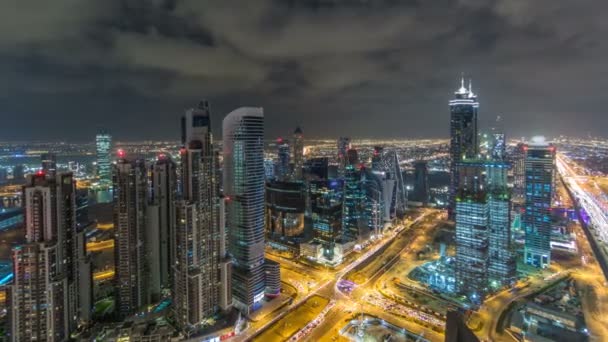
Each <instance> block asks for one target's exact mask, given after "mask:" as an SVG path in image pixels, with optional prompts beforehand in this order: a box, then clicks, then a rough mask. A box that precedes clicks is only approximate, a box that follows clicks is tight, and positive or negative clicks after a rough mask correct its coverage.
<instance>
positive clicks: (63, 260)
mask: <svg viewBox="0 0 608 342" xmlns="http://www.w3.org/2000/svg"><path fill="white" fill-rule="evenodd" d="M75 187H76V186H75V182H74V179H73V177H72V174H71V173H59V174H56V175H54V176H51V175H46V174H45V173H44V172H39V173H37V174H35V175H30V176H28V179H27V183H26V185H25V186H24V187H23V199H24V207H25V233H26V235H25V239H26V243H25V244H23V245H21V246H17V247H15V248H13V250H12V258H13V274H14V278H13V284H12V285H10V286H9V287H8V291H7V302H8V308H9V309H8V318H9V329H8V330H9V331H8V336H9V339H10V340H11V341H62V340H67V339H68V338H69V336H70V333H71V332H74V331H76V329H77V328H78V326H79V325H80V324H83V323H87V322H88V321H89V320H90V318H91V317H90V312H91V309H92V287H91V282H92V279H91V267H90V261H89V259H88V257H87V255H86V251H85V239H84V231H82V230H79V229H78V227H77V225H76V202H75Z"/></svg>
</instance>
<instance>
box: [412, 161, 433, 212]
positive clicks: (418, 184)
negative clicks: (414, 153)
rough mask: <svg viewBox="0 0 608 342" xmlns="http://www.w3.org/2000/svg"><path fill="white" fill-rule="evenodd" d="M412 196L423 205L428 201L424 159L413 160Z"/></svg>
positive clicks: (426, 170)
mask: <svg viewBox="0 0 608 342" xmlns="http://www.w3.org/2000/svg"><path fill="white" fill-rule="evenodd" d="M412 197H413V198H414V200H415V201H418V202H421V203H422V204H423V205H427V204H428V203H429V170H428V166H427V162H426V161H424V160H418V161H416V162H414V196H412Z"/></svg>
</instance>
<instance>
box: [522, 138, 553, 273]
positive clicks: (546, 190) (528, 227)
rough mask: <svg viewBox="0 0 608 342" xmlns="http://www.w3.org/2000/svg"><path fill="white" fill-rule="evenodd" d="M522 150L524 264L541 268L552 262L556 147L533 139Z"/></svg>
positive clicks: (542, 140) (538, 139)
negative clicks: (552, 213) (552, 211)
mask: <svg viewBox="0 0 608 342" xmlns="http://www.w3.org/2000/svg"><path fill="white" fill-rule="evenodd" d="M524 150H525V161H524V167H525V182H526V185H525V189H526V190H525V212H524V215H523V220H522V224H523V228H524V231H525V232H526V242H525V247H524V261H525V262H526V263H527V264H529V265H533V266H536V267H540V268H546V267H548V266H549V264H550V263H551V200H552V198H553V179H554V174H555V147H554V146H553V145H551V144H548V143H546V142H545V141H544V139H543V138H540V137H539V138H535V139H534V140H533V142H532V143H531V144H529V145H527V146H524Z"/></svg>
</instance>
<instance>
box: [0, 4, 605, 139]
mask: <svg viewBox="0 0 608 342" xmlns="http://www.w3.org/2000/svg"><path fill="white" fill-rule="evenodd" d="M13 2H14V4H10V5H8V4H5V5H4V6H3V8H2V11H1V12H0V113H1V115H2V117H3V121H2V125H1V126H0V137H2V139H0V140H8V139H31V138H38V139H78V140H84V139H87V138H89V137H91V136H92V135H93V134H94V133H95V131H96V130H97V129H99V128H100V127H105V128H107V129H108V130H110V131H111V132H113V133H114V135H115V136H117V137H118V138H120V139H142V138H156V137H158V138H171V137H177V135H178V130H177V124H178V121H177V118H178V117H179V115H180V114H181V112H182V111H183V109H184V108H186V107H188V106H191V105H193V104H195V103H197V101H198V100H199V99H200V98H203V97H204V98H208V99H210V100H211V101H212V105H213V110H214V114H215V118H214V123H215V125H216V131H218V132H219V126H220V123H221V119H222V117H223V115H225V114H226V113H227V112H228V111H230V110H232V109H234V108H236V107H238V106H242V105H256V106H263V107H264V108H265V113H266V117H267V125H266V127H267V132H268V135H269V136H273V135H280V134H285V133H286V132H290V131H291V129H292V128H293V126H295V125H296V123H299V124H301V125H302V127H303V128H304V129H305V131H306V133H307V135H309V136H336V135H352V136H358V137H381V136H387V137H421V136H432V137H441V136H447V132H448V131H447V125H448V108H447V101H448V100H449V99H450V97H451V96H452V95H451V94H452V92H453V90H454V89H455V88H456V86H457V85H458V78H459V76H460V74H461V72H464V73H466V75H467V76H471V77H473V78H474V87H475V88H476V89H475V90H476V92H477V93H478V94H479V96H480V97H479V99H480V101H481V112H480V116H481V118H480V120H481V122H482V126H483V125H491V123H492V122H493V121H494V118H495V117H496V115H498V114H500V115H501V116H502V117H503V118H504V125H505V128H506V130H507V132H508V133H509V134H511V135H513V136H521V135H531V134H538V133H543V134H547V135H556V134H563V133H566V134H575V135H583V134H587V133H590V134H595V135H604V136H605V135H606V133H605V130H604V129H603V127H606V125H607V124H608V119H607V116H606V115H604V110H603V108H604V104H603V96H602V95H603V90H604V89H606V87H607V86H608V78H607V77H606V73H607V70H608V68H606V62H605V54H606V52H608V49H607V47H606V43H605V38H604V37H605V35H606V34H607V33H608V22H607V21H606V20H605V19H604V18H603V13H605V10H606V9H608V4H604V2H598V1H590V0H583V1H567V0H537V1H529V0H441V1H420V0H407V1H405V0H403V1H397V0H384V1H381V0H378V1H374V0H343V1H339V0H333V1H332V0H252V1H241V0H202V1H201V0H181V1H172V0H122V1H119V0H107V1H96V0H57V1H52V2H40V1H35V0H19V1H13Z"/></svg>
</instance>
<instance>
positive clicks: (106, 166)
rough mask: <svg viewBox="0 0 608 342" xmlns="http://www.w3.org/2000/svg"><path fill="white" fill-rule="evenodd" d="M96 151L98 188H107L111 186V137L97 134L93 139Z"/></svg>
mask: <svg viewBox="0 0 608 342" xmlns="http://www.w3.org/2000/svg"><path fill="white" fill-rule="evenodd" d="M95 143H96V151H97V179H98V181H99V186H100V187H103V188H109V187H110V186H111V185H112V160H111V158H110V151H111V149H112V137H111V136H110V135H109V134H107V133H103V132H102V133H100V134H97V136H96V137H95Z"/></svg>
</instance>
